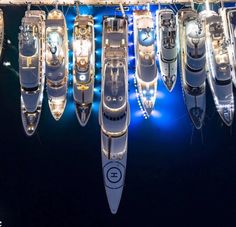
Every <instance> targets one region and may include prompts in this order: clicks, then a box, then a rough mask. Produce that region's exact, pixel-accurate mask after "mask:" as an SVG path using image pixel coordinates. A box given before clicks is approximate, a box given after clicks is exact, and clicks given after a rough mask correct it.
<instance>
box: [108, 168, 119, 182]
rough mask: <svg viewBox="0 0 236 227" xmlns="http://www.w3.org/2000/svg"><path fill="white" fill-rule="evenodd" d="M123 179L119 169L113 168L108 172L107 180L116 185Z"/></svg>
mask: <svg viewBox="0 0 236 227" xmlns="http://www.w3.org/2000/svg"><path fill="white" fill-rule="evenodd" d="M121 178H122V173H121V171H120V169H118V168H117V167H111V168H110V169H108V171H107V180H109V181H110V182H111V183H113V184H116V183H118V182H119V181H120V180H121Z"/></svg>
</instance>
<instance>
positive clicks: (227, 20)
mask: <svg viewBox="0 0 236 227" xmlns="http://www.w3.org/2000/svg"><path fill="white" fill-rule="evenodd" d="M219 14H220V15H221V17H222V21H223V28H224V34H225V38H226V40H227V42H228V44H229V45H228V52H229V61H230V64H231V65H232V66H233V71H232V80H233V83H234V86H235V87H236V74H235V71H236V7H227V8H221V9H220V10H219Z"/></svg>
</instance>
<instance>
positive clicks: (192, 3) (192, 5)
mask: <svg viewBox="0 0 236 227" xmlns="http://www.w3.org/2000/svg"><path fill="white" fill-rule="evenodd" d="M191 8H192V10H194V0H191Z"/></svg>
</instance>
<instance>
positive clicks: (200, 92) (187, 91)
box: [178, 8, 207, 129]
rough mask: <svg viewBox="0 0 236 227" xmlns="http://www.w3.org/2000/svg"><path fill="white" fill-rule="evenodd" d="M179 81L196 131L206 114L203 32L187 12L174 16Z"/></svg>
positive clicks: (196, 18) (183, 11)
mask: <svg viewBox="0 0 236 227" xmlns="http://www.w3.org/2000/svg"><path fill="white" fill-rule="evenodd" d="M178 25H179V29H178V30H179V37H181V39H180V62H181V81H182V88H183V94H184V98H185V104H186V106H187V109H188V112H189V115H190V118H191V120H192V122H193V124H194V126H195V127H196V128H197V129H200V128H201V127H202V125H203V121H204V118H205V112H206V77H207V72H206V48H205V41H206V40H205V29H204V24H203V22H202V21H201V20H200V18H199V16H198V14H197V12H196V11H194V10H192V9H190V8H187V9H183V10H180V11H179V13H178Z"/></svg>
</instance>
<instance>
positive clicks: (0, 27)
mask: <svg viewBox="0 0 236 227" xmlns="http://www.w3.org/2000/svg"><path fill="white" fill-rule="evenodd" d="M3 43H4V18H3V11H2V9H0V57H1V56H2V48H3Z"/></svg>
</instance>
